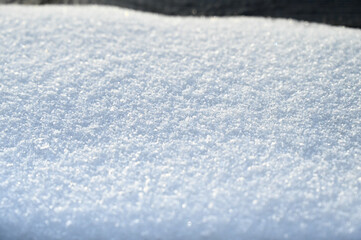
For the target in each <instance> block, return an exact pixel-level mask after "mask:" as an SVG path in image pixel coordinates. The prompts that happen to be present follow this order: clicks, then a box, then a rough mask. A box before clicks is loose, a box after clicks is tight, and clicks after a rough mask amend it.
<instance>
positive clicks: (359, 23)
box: [0, 0, 361, 28]
mask: <svg viewBox="0 0 361 240" xmlns="http://www.w3.org/2000/svg"><path fill="white" fill-rule="evenodd" d="M0 3H21V4H104V5H115V6H121V7H127V8H132V9H137V10H143V11H150V12H156V13H163V14H169V15H202V16H234V15H246V16H267V17H277V18H293V19H298V20H305V21H312V22H320V23H327V24H332V25H344V26H348V27H355V28H361V0H0Z"/></svg>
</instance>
